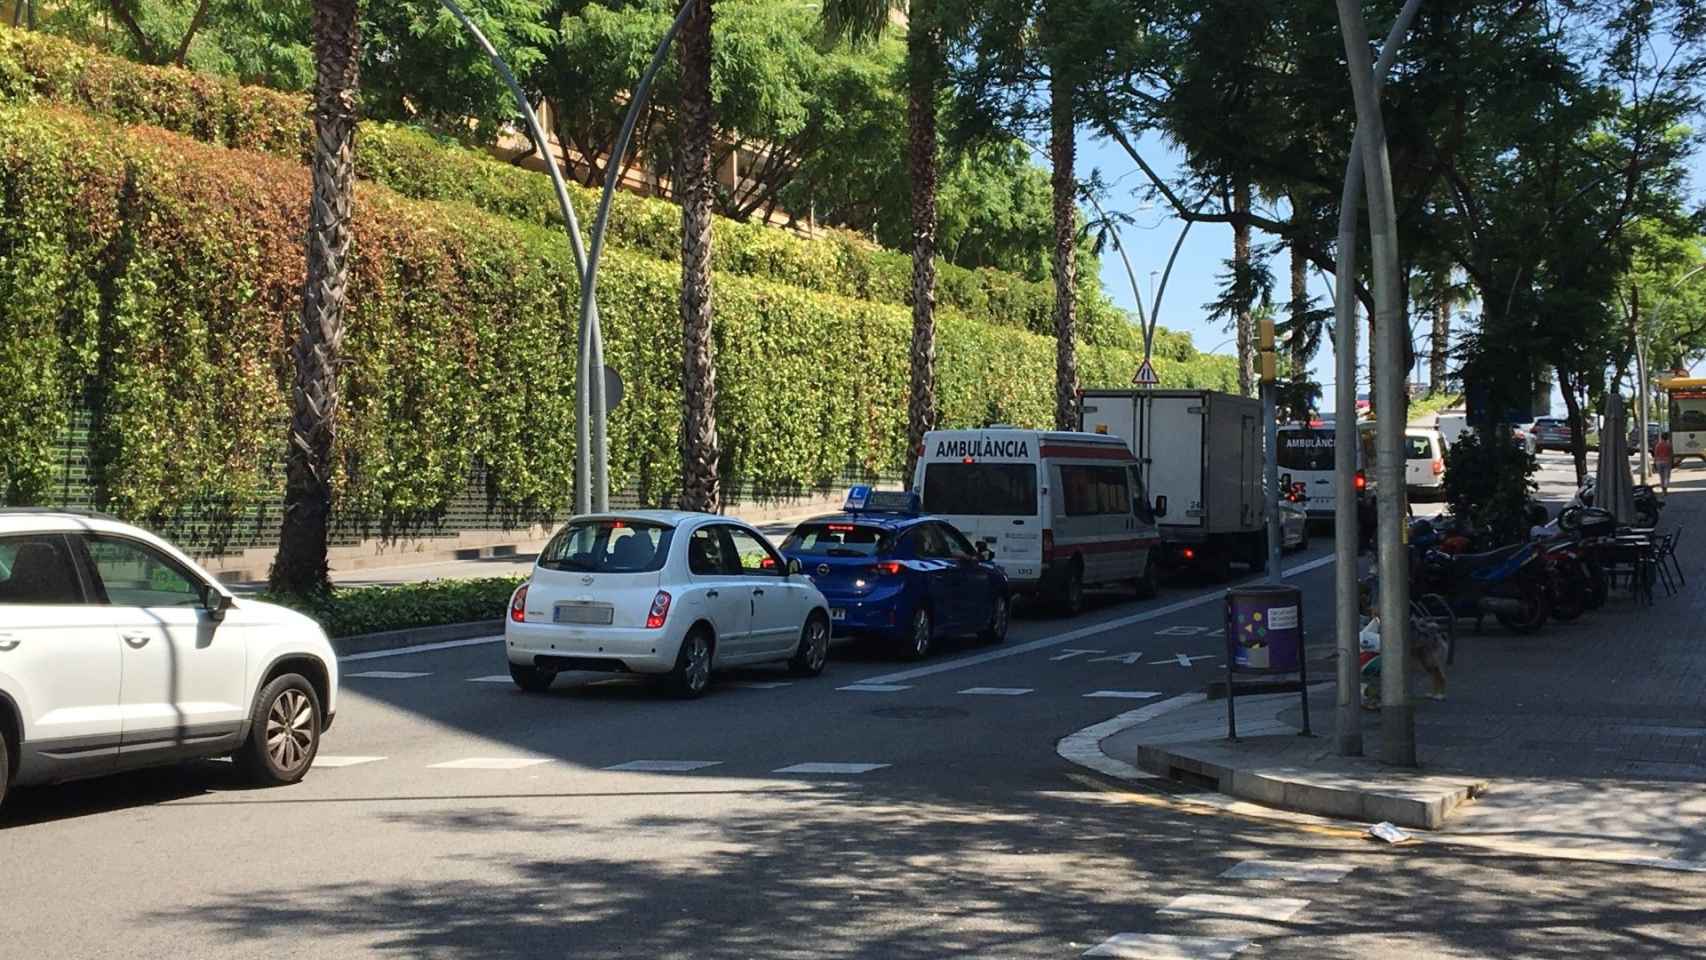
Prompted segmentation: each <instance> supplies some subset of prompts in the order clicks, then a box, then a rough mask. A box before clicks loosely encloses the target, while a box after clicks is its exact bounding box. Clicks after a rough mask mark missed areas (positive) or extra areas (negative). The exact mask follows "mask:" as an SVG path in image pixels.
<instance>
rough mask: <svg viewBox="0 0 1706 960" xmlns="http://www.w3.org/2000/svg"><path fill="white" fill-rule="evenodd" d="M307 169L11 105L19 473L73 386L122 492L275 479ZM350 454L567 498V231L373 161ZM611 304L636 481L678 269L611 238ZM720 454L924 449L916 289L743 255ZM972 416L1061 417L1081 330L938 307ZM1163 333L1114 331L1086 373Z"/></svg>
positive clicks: (36, 472) (7, 310)
mask: <svg viewBox="0 0 1706 960" xmlns="http://www.w3.org/2000/svg"><path fill="white" fill-rule="evenodd" d="M308 190H309V178H308V172H307V170H306V169H305V168H304V167H302V166H300V165H298V164H296V163H294V162H290V161H287V160H284V159H282V158H278V157H271V156H267V155H264V154H258V153H250V152H238V151H229V150H225V149H221V148H217V147H211V146H207V145H204V144H199V143H196V142H193V141H190V140H186V139H185V138H183V137H179V136H176V135H173V134H169V133H165V132H162V131H159V130H155V129H152V128H136V129H127V128H124V127H120V126H117V125H115V124H113V123H110V122H104V121H99V120H95V119H93V118H90V117H88V116H87V115H84V114H80V113H76V112H73V111H68V110H63V109H57V108H39V107H26V108H17V107H10V108H0V191H3V194H0V481H3V483H4V486H3V488H0V494H3V495H4V497H5V498H6V500H7V501H8V502H13V503H30V502H37V501H39V498H40V497H41V496H42V495H43V493H44V491H45V489H46V483H47V479H48V477H49V476H50V475H51V469H52V467H53V464H52V463H51V457H50V455H49V449H50V447H51V445H52V443H53V442H54V439H55V438H56V437H58V436H59V435H60V434H61V433H62V432H63V430H64V425H65V417H66V412H67V410H68V409H69V408H70V407H72V406H73V405H78V404H81V405H85V406H87V407H89V408H90V409H91V410H92V413H93V417H94V424H93V427H92V447H93V449H94V462H93V463H92V464H91V469H92V472H93V474H94V482H95V487H96V500H97V503H98V505H99V506H101V507H102V508H104V509H110V510H113V511H114V512H117V513H120V514H123V515H125V516H128V517H134V518H139V519H144V520H147V519H150V518H155V517H160V516H163V515H165V514H167V513H169V512H170V511H172V510H174V509H176V508H178V507H180V506H182V505H184V504H200V505H204V506H205V507H206V508H208V509H210V510H214V511H217V510H219V509H226V510H232V511H235V510H239V509H242V508H243V507H245V506H247V505H250V504H254V503H257V502H268V501H275V500H276V498H277V496H278V491H277V482H278V481H277V478H276V477H274V476H270V475H269V474H268V472H267V468H266V464H268V463H269V461H270V460H272V459H273V457H272V456H271V455H272V454H274V453H276V451H277V450H278V449H279V448H280V446H281V445H282V442H283V436H282V430H281V428H280V424H281V423H282V422H283V420H284V417H285V415H286V413H287V399H286V398H287V385H288V381H289V374H290V370H289V365H288V364H289V361H288V354H287V347H288V337H289V335H290V331H292V330H293V329H294V317H295V314H296V311H297V310H298V307H299V303H300V291H301V285H302V282H303V275H304V269H305V268H304V263H305V258H304V251H303V231H302V226H301V224H302V216H303V212H304V211H305V210H306V207H307V197H308ZM356 216H357V228H356V239H355V245H354V262H353V271H354V275H353V278H352V283H351V294H350V297H351V299H350V304H349V312H348V314H347V335H346V339H345V357H344V361H345V362H344V366H343V368H342V377H343V379H342V390H343V405H342V408H341V416H340V423H339V434H338V447H337V463H336V472H335V476H334V484H335V488H336V490H337V494H338V497H339V509H340V511H341V515H343V516H345V517H358V518H364V519H365V520H366V521H369V522H371V523H372V524H374V525H376V526H377V527H378V532H380V533H382V534H383V533H391V532H395V531H398V530H401V529H405V528H409V527H413V526H417V525H420V524H425V523H429V522H432V521H434V520H437V519H438V518H440V517H442V515H443V512H444V510H445V508H446V505H447V504H448V503H449V502H450V501H451V500H452V499H453V498H454V497H455V496H456V495H457V494H458V493H459V492H460V491H461V490H462V489H463V488H464V486H465V485H466V483H467V479H468V477H469V476H470V474H471V473H472V472H473V470H474V469H475V468H476V467H481V468H483V469H484V473H485V476H486V483H487V494H488V497H489V498H490V502H491V504H492V505H493V506H494V507H495V508H496V509H497V510H498V511H499V512H500V513H502V514H503V515H505V516H508V517H512V518H514V519H516V520H518V521H519V520H526V519H540V518H546V517H549V516H551V515H553V514H554V513H556V512H558V511H560V508H561V506H562V505H563V504H564V503H566V502H567V501H568V500H569V499H570V491H571V481H572V473H573V452H574V451H573V443H574V407H573V382H572V381H573V377H572V372H571V371H572V367H573V356H574V337H575V324H574V321H573V318H574V316H575V308H576V304H577V302H578V301H577V293H576V287H577V284H576V281H575V272H574V269H573V265H572V262H571V261H570V258H569V254H568V251H567V250H566V249H565V248H564V244H563V243H562V242H561V241H560V237H559V236H558V235H557V234H556V233H555V232H554V231H552V230H549V229H547V228H545V227H543V226H531V225H527V224H521V223H517V222H515V221H513V220H509V219H506V218H502V217H497V216H493V215H491V214H488V213H484V212H482V211H478V210H475V209H472V208H470V207H468V206H466V205H461V204H448V203H423V202H419V201H413V200H407V199H404V198H401V197H398V196H397V195H396V194H395V193H393V192H391V191H389V190H387V189H385V188H382V187H378V186H375V185H373V184H371V183H366V182H363V183H361V184H359V185H358V189H357V196H356ZM599 283H600V309H601V311H602V316H603V318H604V327H605V330H606V336H607V344H606V353H607V356H608V359H609V362H610V363H611V364H612V365H613V366H615V367H616V368H617V369H618V370H620V371H621V372H622V374H623V378H624V380H625V381H626V383H627V394H626V398H625V399H624V400H623V403H622V406H621V407H620V408H619V409H618V410H616V411H615V412H614V414H613V416H612V419H611V426H610V430H611V469H612V485H613V487H614V488H616V489H624V488H632V489H637V490H638V492H639V493H640V495H641V497H642V498H643V499H644V500H646V501H647V502H653V503H656V502H665V501H667V500H669V499H671V497H672V496H673V493H674V490H675V484H676V481H677V478H678V476H679V453H678V448H677V436H678V425H679V422H680V411H681V405H682V398H681V387H680V383H681V378H680V365H681V346H680V343H681V338H680V320H679V312H678V306H677V304H678V302H679V284H680V270H679V267H678V266H677V265H676V264H674V263H669V262H665V261H662V260H656V259H652V258H650V257H645V256H641V255H639V254H637V253H635V252H634V251H632V250H623V249H613V250H611V251H609V252H608V254H607V258H606V260H605V264H604V267H603V272H602V273H601V275H600V280H599ZM715 303H716V314H717V321H716V326H715V344H716V350H717V362H718V371H719V376H718V385H719V388H720V389H719V394H718V402H717V412H718V416H719V418H720V420H721V422H722V424H723V425H724V428H723V431H722V436H723V442H724V461H723V467H724V472H725V474H726V475H727V477H728V478H729V479H730V480H731V481H733V482H741V481H744V482H748V483H751V484H753V485H754V486H756V487H757V488H758V489H760V490H766V489H769V490H779V491H780V490H788V489H794V488H797V487H800V486H808V485H819V484H829V483H833V482H834V481H836V480H837V479H838V478H839V477H840V475H841V473H842V471H843V470H845V469H846V468H847V467H849V466H857V467H860V468H862V469H864V470H868V471H872V472H876V473H893V472H895V471H896V470H898V469H899V468H900V466H901V464H902V463H903V462H904V449H903V445H904V436H905V428H904V416H905V408H906V403H905V400H906V389H907V386H906V378H907V369H908V364H907V350H908V344H909V341H910V330H911V318H910V311H908V310H907V309H905V308H904V307H900V306H895V305H887V304H881V303H874V302H871V301H868V300H854V299H847V298H843V297H836V296H830V295H827V294H822V293H814V292H811V291H807V290H802V289H800V288H798V287H791V286H785V285H782V284H778V283H772V282H768V281H763V280H758V279H753V278H749V277H740V276H731V275H729V274H720V275H718V277H717V279H716V286H715ZM939 351H940V359H939V363H938V390H939V397H940V405H941V411H942V419H941V422H942V423H943V424H944V425H945V426H967V425H977V424H981V423H987V422H990V421H992V420H1001V421H1006V422H1012V423H1019V424H1031V425H1044V424H1047V423H1049V422H1050V421H1051V420H1052V409H1053V400H1052V396H1053V379H1054V377H1053V369H1054V359H1053V358H1054V344H1053V341H1052V340H1050V339H1047V338H1043V337H1038V336H1036V335H1033V334H1031V333H1028V332H1026V331H1024V330H1020V329H1015V328H1009V327H998V326H991V325H989V324H986V323H982V322H980V321H977V320H974V319H971V318H969V317H966V316H964V315H962V314H960V313H959V312H957V311H954V310H943V311H942V312H941V324H940V342H939ZM1136 363H1137V358H1136V357H1135V356H1134V355H1133V354H1132V353H1131V352H1130V351H1127V350H1123V349H1119V348H1117V347H1106V346H1098V345H1094V344H1089V345H1086V346H1084V348H1083V349H1082V351H1081V364H1082V371H1083V372H1082V380H1083V382H1084V383H1085V384H1086V385H1088V386H1096V385H1116V386H1117V385H1120V384H1124V383H1126V382H1128V381H1129V378H1130V375H1131V371H1132V370H1133V369H1134V368H1135V366H1136ZM1157 369H1158V371H1159V372H1160V374H1161V376H1162V378H1163V381H1164V382H1165V383H1167V384H1168V385H1169V386H1174V385H1177V386H1187V385H1197V386H1210V387H1216V388H1225V387H1226V386H1227V385H1228V384H1229V381H1230V378H1231V375H1232V374H1231V366H1230V364H1226V363H1224V362H1221V361H1215V362H1208V361H1201V360H1189V361H1172V360H1167V359H1165V358H1163V359H1160V360H1158V361H1157Z"/></svg>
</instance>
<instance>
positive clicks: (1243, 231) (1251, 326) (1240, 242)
mask: <svg viewBox="0 0 1706 960" xmlns="http://www.w3.org/2000/svg"><path fill="white" fill-rule="evenodd" d="M1232 211H1233V212H1234V213H1236V214H1239V217H1238V218H1237V219H1236V220H1234V221H1233V223H1232V269H1233V276H1234V278H1235V283H1236V285H1237V289H1236V295H1237V297H1238V320H1237V323H1238V392H1239V393H1241V394H1243V395H1244V396H1246V397H1251V396H1255V393H1256V321H1255V318H1254V316H1253V315H1252V314H1251V313H1250V300H1251V296H1250V283H1249V279H1250V222H1249V221H1248V220H1247V219H1245V218H1244V215H1246V214H1248V213H1249V212H1250V183H1249V181H1247V180H1241V181H1239V182H1238V185H1237V186H1236V187H1235V188H1234V193H1233V196H1232Z"/></svg>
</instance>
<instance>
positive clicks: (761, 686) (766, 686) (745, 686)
mask: <svg viewBox="0 0 1706 960" xmlns="http://www.w3.org/2000/svg"><path fill="white" fill-rule="evenodd" d="M793 685H794V684H793V683H792V682H791V681H787V680H737V681H735V682H734V683H725V684H723V686H725V687H734V688H735V689H736V690H775V689H778V688H780V687H791V686H793Z"/></svg>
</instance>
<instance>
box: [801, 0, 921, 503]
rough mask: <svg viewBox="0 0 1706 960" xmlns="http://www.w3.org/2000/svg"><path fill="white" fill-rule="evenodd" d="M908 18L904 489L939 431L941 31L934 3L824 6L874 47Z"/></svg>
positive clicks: (861, 1)
mask: <svg viewBox="0 0 1706 960" xmlns="http://www.w3.org/2000/svg"><path fill="white" fill-rule="evenodd" d="M897 13H905V14H906V15H907V28H906V89H907V104H906V115H907V167H908V169H909V171H910V172H911V174H912V355H911V356H912V363H911V366H912V376H911V386H910V390H909V399H908V402H907V418H906V420H907V424H906V484H907V486H908V487H911V485H912V471H913V468H914V466H916V464H917V463H918V451H919V448H920V447H921V446H922V445H923V443H924V434H925V433H927V432H928V431H930V430H931V429H933V428H934V427H935V426H936V178H937V171H936V153H937V143H936V96H937V92H938V89H939V87H940V84H941V73H942V56H943V53H942V30H941V24H940V23H939V22H938V19H939V10H938V9H937V4H936V2H935V0H913V2H911V3H910V4H909V3H907V2H906V0H825V2H824V4H823V14H822V19H823V25H824V29H825V32H827V33H828V34H829V35H830V36H831V37H836V38H844V39H846V40H848V41H850V42H852V43H855V44H858V43H869V42H871V41H873V40H875V39H876V38H878V37H880V36H882V35H883V34H884V33H886V32H887V31H888V30H889V28H890V27H891V26H892V25H893V23H894V20H895V14H897Z"/></svg>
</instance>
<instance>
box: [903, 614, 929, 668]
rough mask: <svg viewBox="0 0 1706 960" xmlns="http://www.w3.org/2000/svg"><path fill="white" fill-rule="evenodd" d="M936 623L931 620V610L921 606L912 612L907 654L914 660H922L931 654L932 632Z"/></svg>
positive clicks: (907, 639)
mask: <svg viewBox="0 0 1706 960" xmlns="http://www.w3.org/2000/svg"><path fill="white" fill-rule="evenodd" d="M934 629H935V624H933V623H931V622H930V611H928V610H926V609H924V608H923V607H919V608H918V609H917V610H914V611H913V612H912V632H911V633H910V634H909V635H908V636H907V638H906V655H907V657H908V658H909V659H912V660H922V659H924V658H925V657H928V656H929V655H930V639H931V637H930V634H931V632H932V631H933V630H934Z"/></svg>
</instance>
